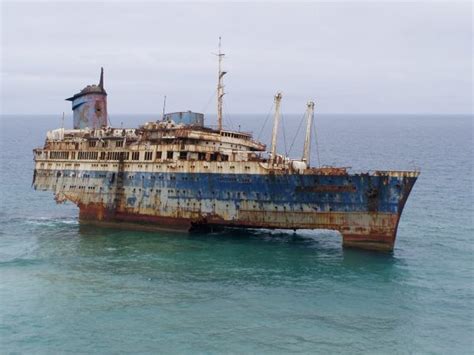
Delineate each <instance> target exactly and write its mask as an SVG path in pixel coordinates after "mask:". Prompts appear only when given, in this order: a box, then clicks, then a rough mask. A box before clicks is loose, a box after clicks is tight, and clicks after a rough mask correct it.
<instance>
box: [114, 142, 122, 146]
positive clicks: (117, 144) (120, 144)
mask: <svg viewBox="0 0 474 355" xmlns="http://www.w3.org/2000/svg"><path fill="white" fill-rule="evenodd" d="M115 146H116V147H123V141H116V142H115Z"/></svg>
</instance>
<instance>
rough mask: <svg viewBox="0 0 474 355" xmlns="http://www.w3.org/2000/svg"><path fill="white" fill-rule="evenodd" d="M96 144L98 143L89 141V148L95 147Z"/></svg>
mask: <svg viewBox="0 0 474 355" xmlns="http://www.w3.org/2000/svg"><path fill="white" fill-rule="evenodd" d="M96 143H97V142H96V141H89V147H91V148H92V147H95V145H96Z"/></svg>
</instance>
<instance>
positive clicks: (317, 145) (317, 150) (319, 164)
mask: <svg viewBox="0 0 474 355" xmlns="http://www.w3.org/2000/svg"><path fill="white" fill-rule="evenodd" d="M313 131H314V140H315V141H316V157H317V159H318V168H320V167H321V160H320V158H319V143H318V137H317V136H316V132H317V131H316V125H315V124H314V118H313Z"/></svg>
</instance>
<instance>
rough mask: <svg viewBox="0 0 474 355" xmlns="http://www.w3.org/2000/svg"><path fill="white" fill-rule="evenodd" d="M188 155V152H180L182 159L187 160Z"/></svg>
mask: <svg viewBox="0 0 474 355" xmlns="http://www.w3.org/2000/svg"><path fill="white" fill-rule="evenodd" d="M187 156H188V152H179V159H180V160H186V158H187Z"/></svg>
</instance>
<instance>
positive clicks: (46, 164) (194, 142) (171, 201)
mask: <svg viewBox="0 0 474 355" xmlns="http://www.w3.org/2000/svg"><path fill="white" fill-rule="evenodd" d="M106 99H107V93H106V92H105V89H104V86H103V72H101V78H100V82H99V84H98V85H90V86H88V87H86V88H85V89H83V90H82V91H81V92H79V93H78V94H76V95H74V96H73V97H71V98H69V99H68V100H70V101H72V105H73V111H74V129H72V130H65V129H63V128H61V129H57V130H53V131H50V132H48V133H47V139H46V142H45V144H44V146H43V147H42V148H38V149H35V150H34V159H35V171H34V174H33V185H34V187H35V189H37V190H45V191H53V192H54V196H55V199H56V201H57V202H58V203H62V202H65V201H71V202H73V203H75V204H76V205H77V206H78V207H79V211H80V212H79V215H80V219H81V220H83V221H101V222H113V221H118V222H121V223H127V225H128V224H129V223H138V224H139V225H141V226H145V225H146V226H147V227H153V226H158V227H159V228H161V229H162V228H166V229H184V230H190V229H193V228H197V227H206V226H209V227H211V228H212V227H215V226H218V227H221V226H230V227H245V228H247V227H251V228H283V229H302V228H304V229H320V228H323V229H333V230H338V231H339V232H341V234H342V236H343V244H344V245H345V246H354V247H361V248H368V249H378V250H392V249H393V246H394V243H395V238H396V232H397V228H398V223H399V220H400V216H401V213H402V210H403V207H404V205H405V203H406V200H407V198H408V195H409V194H410V191H411V189H412V187H413V185H414V183H415V181H416V179H417V177H418V175H419V172H418V171H373V172H365V173H353V172H351V171H350V169H349V168H347V167H332V166H323V167H318V168H311V167H308V164H307V162H305V161H304V160H294V159H290V158H288V157H286V156H282V155H278V154H277V153H276V147H275V144H276V143H275V139H274V144H273V147H272V152H273V154H270V155H268V154H267V153H266V146H265V145H264V144H263V143H261V142H258V141H256V140H254V139H253V137H252V134H250V133H246V132H237V131H229V130H222V129H218V130H216V129H212V128H209V127H205V126H203V125H201V121H203V119H204V118H203V117H201V116H200V114H195V113H188V116H189V117H185V119H184V118H183V115H182V114H181V116H179V115H178V116H179V117H181V121H182V122H181V123H176V122H174V121H173V120H172V117H173V115H176V114H169V115H168V116H166V120H163V121H157V122H147V123H145V124H143V125H142V126H139V127H138V128H134V129H126V128H112V127H107V101H106ZM280 99H281V97H280ZM277 116H278V115H277ZM188 121H189V122H191V123H192V124H191V125H187V124H185V123H187V122H188ZM196 122H197V123H199V124H197V125H196V124H195V123H196ZM308 122H309V121H308ZM308 126H309V127H311V125H309V124H308ZM274 133H275V132H274ZM307 133H308V132H307ZM307 137H308V134H307ZM274 138H275V134H274ZM308 149H309V146H308V147H307V149H306V150H308ZM308 157H309V156H308V154H306V158H305V159H308Z"/></svg>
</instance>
